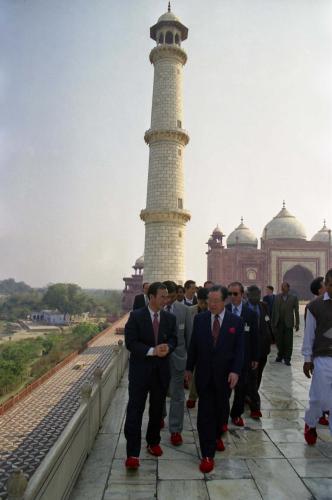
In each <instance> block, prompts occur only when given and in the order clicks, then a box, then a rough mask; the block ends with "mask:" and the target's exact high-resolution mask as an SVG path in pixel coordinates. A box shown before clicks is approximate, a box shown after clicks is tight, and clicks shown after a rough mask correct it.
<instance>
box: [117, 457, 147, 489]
mask: <svg viewBox="0 0 332 500" xmlns="http://www.w3.org/2000/svg"><path fill="white" fill-rule="evenodd" d="M156 476H157V460H156V459H152V460H142V459H141V465H140V467H139V469H138V470H136V471H128V470H127V469H126V468H125V465H124V460H118V459H114V460H113V463H112V469H111V475H110V478H109V481H108V482H109V484H112V483H127V484H154V483H156Z"/></svg>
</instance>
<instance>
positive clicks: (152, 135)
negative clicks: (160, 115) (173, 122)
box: [144, 128, 189, 146]
mask: <svg viewBox="0 0 332 500" xmlns="http://www.w3.org/2000/svg"><path fill="white" fill-rule="evenodd" d="M144 140H145V142H146V144H153V143H155V142H159V141H176V142H179V143H180V144H181V145H182V146H186V145H187V144H188V142H189V135H188V132H187V131H186V130H184V129H182V128H174V129H171V128H170V129H158V130H153V129H151V128H150V129H149V130H147V131H146V132H145V134H144Z"/></svg>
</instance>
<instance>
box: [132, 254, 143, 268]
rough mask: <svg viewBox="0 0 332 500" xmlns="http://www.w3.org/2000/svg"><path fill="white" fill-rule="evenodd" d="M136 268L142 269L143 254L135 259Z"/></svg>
mask: <svg viewBox="0 0 332 500" xmlns="http://www.w3.org/2000/svg"><path fill="white" fill-rule="evenodd" d="M134 267H137V268H138V269H143V267H144V255H141V257H139V258H138V259H136V262H135V266H134Z"/></svg>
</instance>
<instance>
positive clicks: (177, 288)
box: [176, 285, 184, 293]
mask: <svg viewBox="0 0 332 500" xmlns="http://www.w3.org/2000/svg"><path fill="white" fill-rule="evenodd" d="M180 288H181V289H182V291H183V292H184V287H183V286H182V285H177V286H176V293H178V291H179V290H180Z"/></svg>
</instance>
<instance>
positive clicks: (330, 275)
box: [325, 269, 332, 285]
mask: <svg viewBox="0 0 332 500" xmlns="http://www.w3.org/2000/svg"><path fill="white" fill-rule="evenodd" d="M329 280H332V269H329V270H328V271H327V273H326V274H325V285H327V282H328V281H329Z"/></svg>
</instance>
